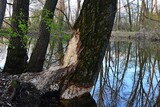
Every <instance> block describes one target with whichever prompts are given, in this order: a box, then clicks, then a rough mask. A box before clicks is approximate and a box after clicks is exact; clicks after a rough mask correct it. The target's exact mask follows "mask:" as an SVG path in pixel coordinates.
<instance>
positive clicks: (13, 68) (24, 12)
mask: <svg viewBox="0 0 160 107" xmlns="http://www.w3.org/2000/svg"><path fill="white" fill-rule="evenodd" d="M28 17H29V0H14V2H13V14H12V20H11V27H12V32H11V37H10V40H9V46H8V53H7V59H6V63H5V66H4V69H3V72H8V73H12V74H17V73H22V72H23V71H24V69H25V67H26V64H27V59H28V56H27V49H26V42H27V40H26V38H27V37H26V34H27V29H28Z"/></svg>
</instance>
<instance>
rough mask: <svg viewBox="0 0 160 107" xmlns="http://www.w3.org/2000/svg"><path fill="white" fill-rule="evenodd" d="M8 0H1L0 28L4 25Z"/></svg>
mask: <svg viewBox="0 0 160 107" xmlns="http://www.w3.org/2000/svg"><path fill="white" fill-rule="evenodd" d="M6 4H7V0H0V29H1V27H2V23H3V18H4V15H5V11H6Z"/></svg>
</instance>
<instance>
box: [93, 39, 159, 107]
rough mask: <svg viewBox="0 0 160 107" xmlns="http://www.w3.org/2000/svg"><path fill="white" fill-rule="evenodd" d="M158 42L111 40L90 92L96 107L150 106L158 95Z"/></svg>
mask: <svg viewBox="0 0 160 107" xmlns="http://www.w3.org/2000/svg"><path fill="white" fill-rule="evenodd" d="M159 46H160V43H158V42H147V41H143V42H142V41H141V42H128V41H111V42H110V46H109V47H108V49H107V52H106V55H105V58H104V60H103V69H102V70H101V72H100V74H99V78H98V81H97V83H96V86H95V87H94V88H93V89H92V91H91V94H92V95H93V97H94V99H95V100H96V102H97V104H98V106H99V107H153V106H156V99H157V98H159V97H160V96H159V97H158V94H159V86H160V85H159V80H160V47H159Z"/></svg>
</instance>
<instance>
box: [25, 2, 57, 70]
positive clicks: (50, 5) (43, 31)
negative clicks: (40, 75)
mask: <svg viewBox="0 0 160 107" xmlns="http://www.w3.org/2000/svg"><path fill="white" fill-rule="evenodd" d="M57 1H58V0H47V1H46V3H45V5H44V8H43V12H42V20H41V22H40V36H39V39H38V41H37V43H36V46H35V48H34V50H33V52H32V54H31V57H30V60H29V63H28V66H27V71H29V72H40V71H42V69H43V63H44V60H45V55H46V51H47V47H48V43H49V40H50V29H51V24H52V20H53V15H54V11H55V8H56V5H57Z"/></svg>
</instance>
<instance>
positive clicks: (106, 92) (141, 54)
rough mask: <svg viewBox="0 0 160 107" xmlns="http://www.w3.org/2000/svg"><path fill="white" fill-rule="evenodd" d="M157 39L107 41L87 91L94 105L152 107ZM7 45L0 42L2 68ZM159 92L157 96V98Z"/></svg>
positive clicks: (158, 73)
mask: <svg viewBox="0 0 160 107" xmlns="http://www.w3.org/2000/svg"><path fill="white" fill-rule="evenodd" d="M159 46H160V42H147V41H143V42H142V41H141V42H135V41H134V42H133V41H132V42H129V41H111V42H110V45H109V46H108V48H107V51H106V55H105V57H104V60H103V67H102V70H101V71H100V74H99V78H98V81H97V83H96V85H95V86H94V87H93V89H92V91H91V94H92V96H93V97H94V99H95V100H96V102H97V105H98V107H153V106H156V100H157V98H160V95H159V89H160V85H159V80H160V47H159ZM6 53H7V45H4V44H3V45H2V44H1V45H0V68H3V66H4V63H5V59H6ZM158 95H159V97H158Z"/></svg>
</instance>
